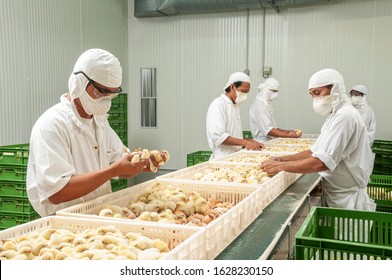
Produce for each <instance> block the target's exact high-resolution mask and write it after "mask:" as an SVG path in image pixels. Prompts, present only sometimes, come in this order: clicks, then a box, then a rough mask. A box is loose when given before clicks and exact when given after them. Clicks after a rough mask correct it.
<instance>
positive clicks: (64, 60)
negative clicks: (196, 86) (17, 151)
mask: <svg viewBox="0 0 392 280" xmlns="http://www.w3.org/2000/svg"><path fill="white" fill-rule="evenodd" d="M127 4H128V3H127V1H126V0H94V1H93V0H68V1H63V0H34V1H26V0H2V1H0V65H1V68H0V69H1V70H0V71H1V72H0V129H1V133H0V145H8V144H17V143H27V142H28V141H29V137H30V132H31V128H32V126H33V124H34V123H35V121H36V119H37V118H38V117H39V116H40V115H41V114H42V113H43V112H44V111H45V110H46V109H48V108H49V107H50V106H52V105H54V104H55V103H57V102H59V97H60V95H61V94H62V93H65V92H67V90H68V78H69V75H70V73H71V71H72V68H73V65H74V64H75V61H76V59H77V58H78V57H79V55H80V54H81V52H82V51H84V50H86V49H87V48H90V47H99V48H105V49H107V50H108V51H111V52H113V53H114V54H115V55H117V56H118V58H119V59H120V62H121V63H122V64H123V68H124V72H125V73H124V77H125V78H124V83H123V84H124V87H123V88H125V89H127V82H128V79H126V77H127V64H128V63H127V20H126V19H127Z"/></svg>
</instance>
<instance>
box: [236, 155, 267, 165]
mask: <svg viewBox="0 0 392 280" xmlns="http://www.w3.org/2000/svg"><path fill="white" fill-rule="evenodd" d="M270 158H271V156H270V155H265V154H256V153H255V154H254V155H253V154H252V155H246V154H245V155H241V156H238V157H233V158H230V159H229V162H242V163H262V162H263V161H265V160H267V159H270Z"/></svg>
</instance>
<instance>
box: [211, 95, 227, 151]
mask: <svg viewBox="0 0 392 280" xmlns="http://www.w3.org/2000/svg"><path fill="white" fill-rule="evenodd" d="M227 121H228V120H227V115H226V114H225V111H224V108H223V107H222V105H221V104H220V103H219V100H218V99H215V100H214V101H212V103H211V104H210V107H209V108H208V112H207V116H206V128H207V139H208V145H209V146H210V149H211V150H214V148H215V147H217V146H219V145H221V144H222V143H223V142H224V141H225V140H226V139H227V137H229V136H230V134H229V133H228V132H227V131H226V123H227Z"/></svg>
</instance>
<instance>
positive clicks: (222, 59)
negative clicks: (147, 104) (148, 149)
mask: <svg viewBox="0 0 392 280" xmlns="http://www.w3.org/2000/svg"><path fill="white" fill-rule="evenodd" d="M133 5H134V3H133V1H132V0H129V5H128V6H129V62H130V68H129V69H130V81H131V85H130V91H131V92H132V99H131V103H130V106H131V107H133V108H135V112H133V113H132V118H131V119H130V130H131V133H130V135H129V139H130V143H132V144H133V145H135V146H146V145H149V146H154V147H157V148H160V149H163V148H165V149H168V150H169V151H170V152H171V153H172V160H171V162H170V164H169V165H168V167H169V168H180V167H184V166H185V164H186V161H185V159H186V154H187V153H190V152H193V151H197V150H205V149H207V150H208V149H209V148H208V145H207V140H206V133H205V114H206V111H207V108H208V105H209V104H210V102H211V101H212V99H213V98H215V97H216V96H218V95H219V94H220V93H222V87H223V85H224V84H225V83H226V80H227V78H228V76H229V75H230V73H232V72H234V71H242V70H244V69H245V68H246V66H247V65H248V67H249V69H250V72H251V79H252V92H251V96H250V97H249V100H248V101H247V102H246V104H243V105H242V106H241V118H242V123H243V128H244V130H249V116H248V112H249V108H250V104H251V101H252V100H253V98H254V96H255V94H256V88H257V85H258V84H259V83H260V82H262V81H263V80H264V79H263V78H262V67H263V30H264V27H265V50H264V51H265V65H266V66H271V67H272V68H273V76H274V77H276V78H277V79H278V80H279V81H280V83H281V89H280V96H279V98H278V99H277V100H276V101H275V102H274V110H275V116H276V119H277V123H278V126H279V127H282V128H287V129H297V128H300V129H302V130H303V131H304V132H305V133H318V132H319V130H320V128H321V125H322V123H323V122H324V119H325V118H324V117H321V116H318V115H317V114H316V113H314V111H313V109H312V100H311V98H310V96H309V94H308V89H307V84H308V80H309V78H310V76H311V75H312V74H313V73H314V72H315V71H318V70H320V69H323V68H329V67H330V68H336V69H337V70H339V71H340V72H341V73H342V75H343V76H344V78H345V82H346V87H347V91H348V90H349V89H350V87H352V86H353V85H355V84H359V83H361V84H365V85H366V86H367V87H368V89H369V92H370V99H371V101H372V106H373V108H374V109H375V111H376V116H377V123H378V126H377V138H380V139H392V132H391V131H392V130H391V122H390V120H391V119H392V110H390V109H389V107H390V104H392V95H389V94H387V90H388V86H389V85H388V81H390V80H392V77H391V71H390V70H389V65H391V64H392V54H391V52H390V51H389V50H390V49H391V47H392V36H391V35H392V34H391V33H392V1H389V0H377V1H376V0H351V1H331V2H329V3H324V4H319V5H310V6H301V7H290V8H282V9H281V12H280V13H279V14H276V12H275V11H274V10H272V9H267V10H266V11H265V26H264V25H263V22H264V18H263V10H254V11H250V12H249V37H248V38H247V36H246V34H247V22H248V21H247V12H246V11H239V12H233V13H217V14H201V15H187V16H174V17H170V18H147V19H136V18H135V17H133ZM247 40H249V52H248V57H249V61H246V57H247V50H246V47H247V45H248V44H247ZM141 67H157V77H158V84H157V92H158V103H159V104H158V128H157V129H155V130H151V129H150V130H148V129H140V100H139V99H140V97H139V96H140V74H139V71H140V68H141ZM133 81H136V83H134V82H133Z"/></svg>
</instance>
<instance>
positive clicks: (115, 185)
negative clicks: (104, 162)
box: [110, 179, 128, 192]
mask: <svg viewBox="0 0 392 280" xmlns="http://www.w3.org/2000/svg"><path fill="white" fill-rule="evenodd" d="M110 184H111V185H112V192H116V191H119V190H122V189H125V188H127V187H128V180H127V179H118V180H115V179H113V180H110Z"/></svg>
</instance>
